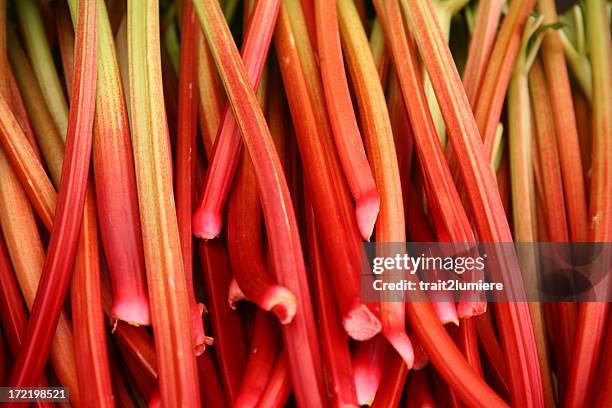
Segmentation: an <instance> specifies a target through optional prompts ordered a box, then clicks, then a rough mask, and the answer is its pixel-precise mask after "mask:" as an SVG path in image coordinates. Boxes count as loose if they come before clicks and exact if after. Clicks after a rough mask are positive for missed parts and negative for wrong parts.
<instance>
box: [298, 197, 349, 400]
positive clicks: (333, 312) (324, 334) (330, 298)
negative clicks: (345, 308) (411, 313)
mask: <svg viewBox="0 0 612 408" xmlns="http://www.w3.org/2000/svg"><path fill="white" fill-rule="evenodd" d="M307 204H308V200H307ZM307 211H309V213H308V214H307V215H306V223H307V236H308V238H307V239H308V250H309V251H308V252H309V255H310V262H309V263H310V272H311V274H312V285H313V289H314V293H315V299H316V302H315V303H316V308H315V309H316V312H317V316H318V320H319V329H320V330H319V332H320V336H321V351H322V355H323V367H324V368H323V369H324V370H325V378H326V380H327V387H328V389H330V390H333V396H332V397H331V398H330V399H331V404H332V406H334V407H356V406H358V403H357V393H356V390H355V381H354V376H353V367H352V365H351V354H350V352H349V347H348V335H347V334H346V331H345V330H344V329H343V327H342V324H341V322H342V320H341V319H340V315H339V313H338V307H337V306H336V304H335V301H334V294H333V292H332V290H331V287H330V282H329V281H328V279H327V276H328V271H327V267H326V265H325V260H324V259H323V251H322V249H321V243H320V241H319V236H318V233H317V227H316V225H315V221H314V216H313V212H312V207H310V206H307Z"/></svg>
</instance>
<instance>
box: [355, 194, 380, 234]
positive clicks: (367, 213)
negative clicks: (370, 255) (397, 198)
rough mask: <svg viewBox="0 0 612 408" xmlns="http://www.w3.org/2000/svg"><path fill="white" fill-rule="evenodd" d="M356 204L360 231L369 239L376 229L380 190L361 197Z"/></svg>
mask: <svg viewBox="0 0 612 408" xmlns="http://www.w3.org/2000/svg"><path fill="white" fill-rule="evenodd" d="M355 205H356V209H355V212H356V216H357V226H358V227H359V233H360V234H361V237H362V238H363V239H364V240H366V241H369V240H370V237H371V236H372V231H373V230H374V224H376V218H377V217H378V212H379V211H380V199H379V197H378V192H376V190H374V191H373V192H372V193H371V194H368V195H366V196H364V197H360V198H359V200H357V201H356V203H355Z"/></svg>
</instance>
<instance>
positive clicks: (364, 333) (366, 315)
mask: <svg viewBox="0 0 612 408" xmlns="http://www.w3.org/2000/svg"><path fill="white" fill-rule="evenodd" d="M342 325H343V326H344V330H346V332H347V333H348V335H349V336H351V338H353V339H355V340H357V341H364V340H368V339H371V338H372V337H374V336H375V335H376V334H378V333H380V330H381V324H380V320H378V319H377V318H376V316H374V314H373V313H372V312H371V311H370V309H369V308H368V307H367V306H366V305H364V304H363V303H358V304H357V305H356V306H355V307H353V308H352V309H351V311H350V312H349V313H348V314H347V315H346V316H345V317H344V319H343V321H342Z"/></svg>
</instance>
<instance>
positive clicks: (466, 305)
mask: <svg viewBox="0 0 612 408" xmlns="http://www.w3.org/2000/svg"><path fill="white" fill-rule="evenodd" d="M486 311H487V302H459V304H458V305H457V314H458V315H459V318H460V319H463V318H465V317H472V316H479V315H481V314H483V313H485V312H486Z"/></svg>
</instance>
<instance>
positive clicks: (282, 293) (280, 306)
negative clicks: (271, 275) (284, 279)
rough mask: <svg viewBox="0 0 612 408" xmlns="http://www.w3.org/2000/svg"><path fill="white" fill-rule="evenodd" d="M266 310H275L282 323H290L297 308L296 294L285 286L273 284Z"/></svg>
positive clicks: (265, 306) (268, 295)
mask: <svg viewBox="0 0 612 408" xmlns="http://www.w3.org/2000/svg"><path fill="white" fill-rule="evenodd" d="M266 298H267V299H268V300H267V302H265V303H266V304H264V305H262V306H263V307H264V309H265V310H267V311H271V312H273V313H274V314H275V315H276V317H278V320H279V321H280V322H281V324H289V323H291V321H292V320H293V316H295V312H296V310H297V300H296V298H295V295H294V294H293V293H292V292H291V291H290V290H289V289H287V288H286V287H284V286H273V287H272V288H271V289H270V290H269V291H268V293H267V295H266Z"/></svg>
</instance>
